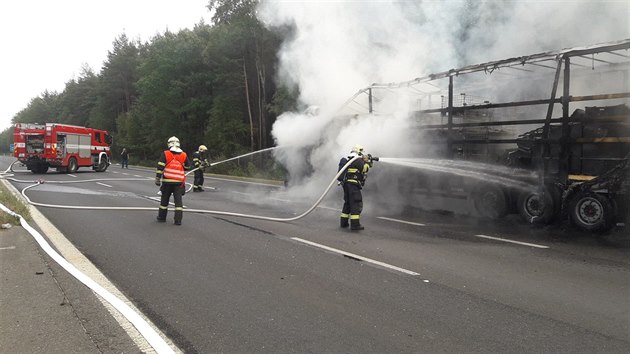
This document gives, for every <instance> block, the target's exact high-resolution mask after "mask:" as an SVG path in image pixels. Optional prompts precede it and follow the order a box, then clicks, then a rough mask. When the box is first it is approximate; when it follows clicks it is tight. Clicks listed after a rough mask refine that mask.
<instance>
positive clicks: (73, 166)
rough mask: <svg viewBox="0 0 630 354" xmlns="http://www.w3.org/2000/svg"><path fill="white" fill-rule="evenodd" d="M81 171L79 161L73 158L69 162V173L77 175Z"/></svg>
mask: <svg viewBox="0 0 630 354" xmlns="http://www.w3.org/2000/svg"><path fill="white" fill-rule="evenodd" d="M78 169H79V164H78V163H77V159H75V158H74V157H71V158H70V159H69V160H68V173H75V172H77V170H78Z"/></svg>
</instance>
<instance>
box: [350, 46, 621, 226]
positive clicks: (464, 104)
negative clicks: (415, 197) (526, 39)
mask: <svg viewBox="0 0 630 354" xmlns="http://www.w3.org/2000/svg"><path fill="white" fill-rule="evenodd" d="M628 49H630V39H626V40H621V41H617V42H611V43H604V44H599V45H592V46H586V47H579V48H569V49H563V50H560V51H553V52H544V53H539V54H534V55H529V56H524V57H517V58H510V59H505V60H499V61H493V62H488V63H484V64H478V65H471V66H466V67H463V68H459V69H453V70H450V71H447V72H441V73H437V74H433V75H429V76H426V77H422V78H417V79H414V80H411V81H406V82H399V83H390V84H373V85H371V86H369V87H367V88H365V89H362V90H360V91H359V92H358V93H357V94H355V95H354V96H353V97H352V98H351V99H350V100H349V101H347V102H346V104H345V105H344V110H345V111H346V113H347V114H350V112H352V111H354V112H353V113H354V114H356V112H359V113H362V114H365V113H367V114H372V115H378V114H386V113H387V112H386V111H385V110H384V109H383V110H381V108H383V107H380V106H379V103H380V102H382V101H384V98H385V96H387V95H392V94H394V95H400V92H398V91H400V90H403V91H405V94H406V95H413V97H414V99H413V100H412V102H413V103H412V105H413V107H411V109H410V111H411V112H412V115H413V117H414V119H415V122H416V123H417V128H418V129H419V130H421V131H424V132H429V133H430V134H424V135H421V137H422V138H421V139H419V140H420V142H419V143H420V144H419V145H420V146H423V147H424V148H423V150H419V151H427V150H430V151H432V152H433V157H439V158H443V159H450V160H454V161H456V160H459V161H478V162H483V163H484V164H480V165H479V166H489V165H487V164H488V163H490V164H494V165H501V166H504V169H501V170H499V171H486V172H487V173H504V172H500V171H505V168H513V170H512V171H511V172H509V173H510V174H511V177H512V178H516V179H518V178H521V179H522V180H523V181H526V182H528V183H531V185H532V186H534V187H533V188H531V190H528V191H523V190H522V189H518V188H510V187H506V186H501V185H496V184H492V183H483V182H480V181H479V180H476V181H466V179H463V180H462V179H455V182H452V183H450V184H449V183H444V181H441V183H440V186H439V187H438V186H431V187H429V188H428V189H430V191H429V192H435V190H437V189H441V190H442V191H445V193H446V194H448V195H449V196H451V197H453V196H455V195H456V194H459V195H460V196H461V195H463V196H464V197H465V198H466V199H468V200H469V201H470V203H471V204H472V206H473V207H474V209H475V210H476V212H477V213H478V214H480V215H481V216H485V217H493V218H498V217H503V216H505V215H506V214H508V213H517V212H518V213H520V214H521V215H522V216H523V217H524V219H525V220H527V221H528V222H532V223H550V222H552V221H554V220H566V219H568V220H571V221H572V223H573V224H574V225H576V226H577V227H579V228H581V229H584V230H590V231H606V230H609V229H610V228H611V227H613V226H614V225H615V223H617V222H623V221H627V218H628V204H629V202H628V199H629V188H630V182H629V181H628V175H629V174H628V170H629V169H630V166H629V162H628V159H629V158H630V110H629V108H628V99H629V98H630V92H629V88H628V86H629V85H630V84H629V83H630V81H629V79H630V77H629V75H628V74H629V71H630V70H629V69H630V53H629V52H628ZM549 89H550V92H549ZM558 106H559V108H560V112H561V113H560V115H559V116H557V117H554V113H555V112H556V111H557V110H558ZM357 107H358V108H357ZM366 107H367V112H366V111H365V108H366ZM479 168H483V167H479ZM449 179H450V178H449ZM412 184H413V185H412V186H411V187H409V186H407V187H406V188H408V190H407V191H405V193H407V194H408V193H409V192H418V191H419V190H424V191H425V192H426V191H427V185H426V180H424V179H423V178H421V177H418V178H415V182H413V183H412Z"/></svg>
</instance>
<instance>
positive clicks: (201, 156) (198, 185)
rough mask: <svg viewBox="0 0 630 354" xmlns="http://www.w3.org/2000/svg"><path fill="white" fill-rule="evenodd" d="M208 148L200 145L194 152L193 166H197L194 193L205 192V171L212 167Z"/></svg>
mask: <svg viewBox="0 0 630 354" xmlns="http://www.w3.org/2000/svg"><path fill="white" fill-rule="evenodd" d="M207 152H208V148H207V147H206V146H205V145H199V149H198V150H197V151H195V152H193V155H192V156H193V165H194V166H195V168H196V170H195V181H194V182H193V192H203V171H204V169H205V167H208V166H210V163H209V162H208V157H207Z"/></svg>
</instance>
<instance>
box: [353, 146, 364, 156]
mask: <svg viewBox="0 0 630 354" xmlns="http://www.w3.org/2000/svg"><path fill="white" fill-rule="evenodd" d="M350 152H354V153H355V154H357V155H363V146H361V145H359V144H356V145H355V146H353V147H352V150H350Z"/></svg>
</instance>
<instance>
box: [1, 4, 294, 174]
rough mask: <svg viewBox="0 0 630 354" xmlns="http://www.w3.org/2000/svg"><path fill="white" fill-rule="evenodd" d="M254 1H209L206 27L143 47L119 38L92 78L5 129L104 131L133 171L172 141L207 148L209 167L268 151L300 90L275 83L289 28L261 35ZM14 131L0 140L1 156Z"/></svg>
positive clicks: (76, 81) (35, 105)
mask: <svg viewBox="0 0 630 354" xmlns="http://www.w3.org/2000/svg"><path fill="white" fill-rule="evenodd" d="M257 3H258V0H210V1H209V2H208V5H207V7H208V10H210V11H213V12H212V13H213V16H212V19H211V22H212V23H210V24H206V23H204V22H203V21H202V22H200V23H198V24H196V25H195V26H194V28H193V29H186V30H181V31H179V32H177V33H173V32H170V31H166V32H165V33H163V34H158V35H156V36H154V37H153V38H151V39H150V40H149V41H147V42H144V43H141V42H140V41H139V40H132V39H130V38H128V37H127V36H126V35H125V34H124V33H123V34H121V35H119V36H118V37H117V38H115V40H114V41H113V48H112V49H111V50H110V51H108V55H107V58H106V60H105V61H104V63H103V66H102V68H101V70H100V72H99V73H95V72H94V71H93V70H92V69H91V68H89V67H87V66H85V67H83V68H82V71H81V73H80V75H79V77H78V78H73V79H70V80H69V81H68V82H67V83H66V84H65V89H64V90H63V91H62V92H50V91H46V92H44V93H42V94H41V95H40V96H38V97H35V98H33V99H32V100H31V101H30V103H29V104H28V106H27V107H26V108H24V109H23V110H22V111H20V112H18V113H17V114H16V115H15V116H14V117H13V119H12V122H13V123H52V122H57V123H67V124H74V125H80V126H88V127H93V128H98V129H105V130H108V131H109V132H110V133H111V134H112V136H113V137H114V143H113V146H112V151H113V154H114V156H116V154H118V153H119V151H120V150H122V148H123V147H126V148H127V149H128V150H129V151H130V152H131V159H132V162H136V163H154V162H155V159H157V156H159V152H160V151H161V150H163V149H164V148H165V147H166V140H167V139H168V137H170V136H173V135H175V136H177V137H178V138H179V139H180V140H181V141H182V147H183V148H184V149H185V150H187V151H190V152H192V151H194V150H196V148H197V147H198V146H199V145H200V144H205V145H206V146H207V147H208V148H209V150H210V152H211V155H212V157H213V159H214V160H217V159H220V158H221V157H233V156H238V155H240V154H243V153H246V152H250V151H257V150H260V149H263V148H267V147H270V146H272V145H273V140H272V138H271V134H270V131H271V127H272V125H273V123H274V121H275V118H276V116H277V115H279V114H281V113H282V112H285V111H289V110H294V109H296V105H297V103H296V97H297V94H298V92H297V90H298V89H296V88H294V89H289V88H286V87H279V86H278V85H277V82H276V73H277V64H278V60H277V53H278V51H279V49H280V46H281V44H282V41H283V38H286V37H287V36H289V35H290V33H291V28H275V29H267V28H265V27H264V26H263V25H262V23H260V22H259V21H258V19H257V18H256V17H255V8H256V5H257ZM12 132H13V128H9V129H7V130H5V131H3V132H2V133H0V147H1V149H2V151H3V152H7V151H8V147H9V144H10V143H12V142H13V136H12Z"/></svg>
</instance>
